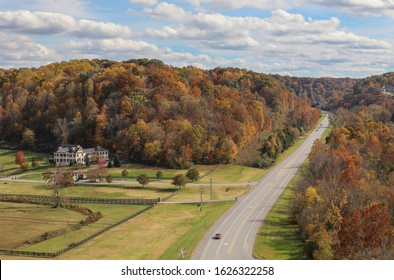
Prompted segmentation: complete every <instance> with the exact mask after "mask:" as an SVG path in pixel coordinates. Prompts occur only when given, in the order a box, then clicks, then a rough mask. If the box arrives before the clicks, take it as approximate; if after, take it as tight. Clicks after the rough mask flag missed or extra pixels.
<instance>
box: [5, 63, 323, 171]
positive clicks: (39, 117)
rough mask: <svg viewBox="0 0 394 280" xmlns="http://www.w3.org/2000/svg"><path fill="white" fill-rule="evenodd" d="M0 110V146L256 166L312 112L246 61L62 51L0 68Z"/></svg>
mask: <svg viewBox="0 0 394 280" xmlns="http://www.w3.org/2000/svg"><path fill="white" fill-rule="evenodd" d="M0 117H1V118H0V141H1V143H0V144H1V145H2V146H7V145H23V146H25V148H29V149H35V150H38V151H49V152H53V150H54V149H55V148H56V146H57V145H59V144H62V143H78V144H81V145H82V146H84V147H85V146H86V147H88V146H96V145H101V146H103V147H106V148H108V149H109V150H110V151H112V152H113V153H116V154H118V155H120V156H123V157H124V158H126V159H128V160H131V161H138V162H145V163H149V164H158V165H165V166H169V167H174V168H175V167H188V166H190V165H191V164H192V163H199V164H212V163H227V162H233V161H239V162H240V163H243V164H248V165H254V166H266V165H267V162H268V163H269V162H272V161H273V160H272V159H273V158H275V156H276V154H277V153H278V152H281V151H282V150H283V148H285V147H287V146H288V145H289V144H291V143H292V142H293V141H294V139H295V137H297V136H298V135H299V134H300V133H302V132H303V130H306V129H309V128H310V127H311V126H312V125H313V124H315V123H316V121H317V119H318V118H319V112H318V111H317V110H316V109H312V108H311V107H310V105H309V102H308V101H307V100H304V99H302V98H299V97H297V96H296V95H294V94H293V93H290V92H289V90H288V89H287V87H286V86H284V85H283V84H282V83H280V82H279V81H277V80H276V79H274V78H272V77H271V76H268V75H264V74H259V73H255V72H252V71H247V70H242V69H235V68H226V69H223V68H216V69H213V70H210V71H205V70H201V69H198V68H194V67H185V68H175V67H171V66H167V65H164V64H163V63H162V62H161V61H158V60H147V59H138V60H129V61H125V62H112V61H107V60H72V61H70V62H62V63H53V64H49V65H47V66H44V67H40V68H37V69H36V68H32V69H30V68H21V69H9V70H0ZM283 133H284V134H285V137H283V136H282V134H283ZM268 142H269V143H271V144H267V143H268ZM267 145H268V146H267ZM269 145H271V146H269Z"/></svg>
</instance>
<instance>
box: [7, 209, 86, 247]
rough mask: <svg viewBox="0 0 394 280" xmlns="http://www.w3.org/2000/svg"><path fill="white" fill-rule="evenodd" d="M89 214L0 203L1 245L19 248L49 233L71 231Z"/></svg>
mask: <svg viewBox="0 0 394 280" xmlns="http://www.w3.org/2000/svg"><path fill="white" fill-rule="evenodd" d="M85 218H86V216H84V215H82V214H80V213H78V212H75V211H70V210H67V209H64V208H52V207H51V206H45V205H35V204H24V203H10V202H0V227H1V231H0V248H3V249H16V248H20V247H22V246H26V245H27V243H28V242H33V241H34V240H36V239H38V238H39V237H40V236H41V235H43V234H44V233H45V232H52V231H71V230H73V229H72V225H76V224H78V223H79V222H80V221H81V220H84V219H85Z"/></svg>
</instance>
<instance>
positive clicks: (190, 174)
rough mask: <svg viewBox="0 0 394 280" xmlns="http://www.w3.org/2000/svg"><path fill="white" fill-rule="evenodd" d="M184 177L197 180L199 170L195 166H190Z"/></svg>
mask: <svg viewBox="0 0 394 280" xmlns="http://www.w3.org/2000/svg"><path fill="white" fill-rule="evenodd" d="M186 177H187V178H188V179H189V180H191V181H197V180H198V178H199V177H200V172H199V171H198V170H197V169H196V168H191V169H189V170H188V171H187V173H186Z"/></svg>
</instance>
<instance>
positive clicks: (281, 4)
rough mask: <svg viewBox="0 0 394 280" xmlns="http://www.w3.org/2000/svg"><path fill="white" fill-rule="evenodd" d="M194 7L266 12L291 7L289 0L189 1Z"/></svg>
mask: <svg viewBox="0 0 394 280" xmlns="http://www.w3.org/2000/svg"><path fill="white" fill-rule="evenodd" d="M188 2H189V3H190V4H192V5H194V6H198V7H201V6H202V5H204V4H207V5H208V8H209V9H215V10H219V9H241V8H245V7H249V8H258V9H264V10H274V9H279V8H280V9H284V8H287V7H289V6H290V2H291V1H288V0H276V1H272V0H258V1H256V0H242V1H240V0H188Z"/></svg>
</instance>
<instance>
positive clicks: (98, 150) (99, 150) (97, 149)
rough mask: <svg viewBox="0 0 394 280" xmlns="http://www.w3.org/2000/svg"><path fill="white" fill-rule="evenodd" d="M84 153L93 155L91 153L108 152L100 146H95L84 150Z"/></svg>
mask: <svg viewBox="0 0 394 280" xmlns="http://www.w3.org/2000/svg"><path fill="white" fill-rule="evenodd" d="M84 152H86V153H93V152H108V150H107V149H106V148H103V147H101V146H96V147H94V148H88V149H84Z"/></svg>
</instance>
